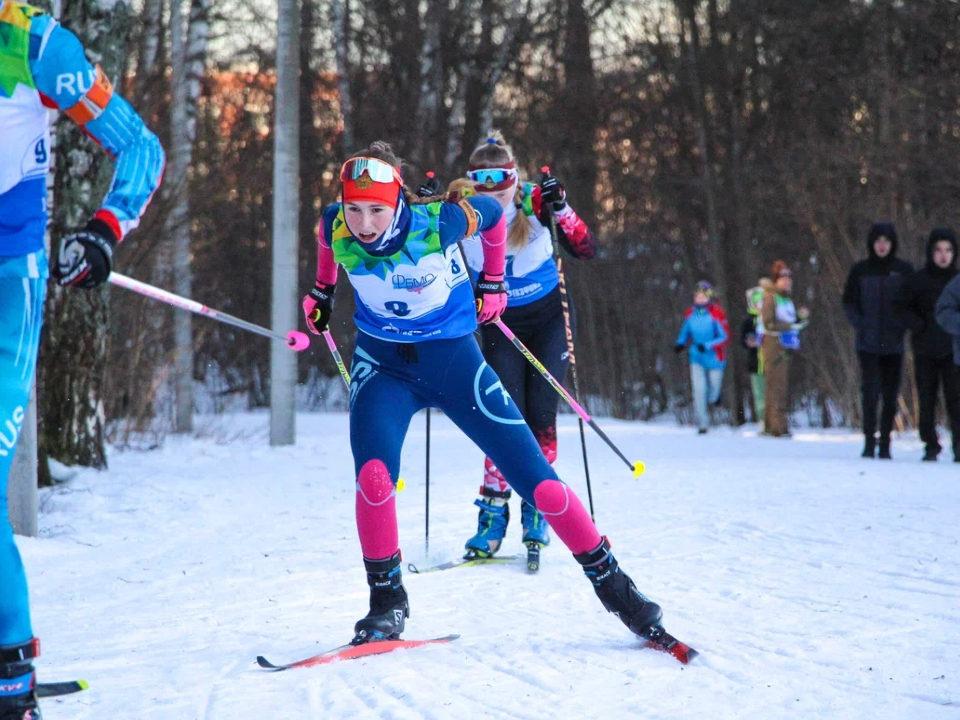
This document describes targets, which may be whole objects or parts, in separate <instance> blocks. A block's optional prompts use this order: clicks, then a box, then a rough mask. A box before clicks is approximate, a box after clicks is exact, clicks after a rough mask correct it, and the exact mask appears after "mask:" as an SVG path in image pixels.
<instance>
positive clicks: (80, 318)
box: [38, 0, 132, 479]
mask: <svg viewBox="0 0 960 720" xmlns="http://www.w3.org/2000/svg"><path fill="white" fill-rule="evenodd" d="M60 19H61V21H62V22H63V24H64V25H65V26H66V27H68V28H70V29H71V30H72V31H73V32H74V33H76V34H77V36H78V37H79V38H80V40H81V42H82V43H83V45H84V47H86V48H87V53H88V56H89V57H90V60H91V61H92V62H95V63H99V64H100V65H101V67H102V68H103V71H104V72H105V73H106V74H107V76H108V77H110V79H111V80H112V81H113V83H114V84H115V86H118V87H119V86H121V85H122V83H121V82H120V80H121V79H122V77H123V73H124V71H125V69H126V67H125V61H126V58H127V52H128V49H129V48H128V38H129V37H130V31H131V28H132V17H131V13H130V6H129V5H128V4H127V3H126V2H122V1H121V0H117V1H114V2H108V1H105V0H63V3H62V14H61V18H60ZM55 132H56V133H57V147H58V148H59V149H60V151H59V152H58V157H57V166H56V173H55V178H54V189H53V197H54V202H53V208H52V214H51V222H50V234H51V238H52V242H53V248H52V250H53V252H56V251H57V249H58V247H59V243H60V240H61V239H62V238H63V237H65V236H66V235H68V234H69V233H71V232H74V231H76V229H77V228H80V227H83V225H84V224H85V223H86V221H87V220H88V219H89V218H90V217H91V216H92V215H93V213H94V212H95V211H96V210H97V207H98V205H99V203H100V201H101V200H102V199H103V197H104V195H105V194H106V190H107V188H108V186H109V184H110V180H111V178H112V177H113V167H112V164H111V162H110V158H109V157H108V156H107V154H106V153H105V152H103V150H102V149H101V148H100V147H99V146H97V144H96V143H95V142H93V141H92V140H90V139H89V138H87V137H86V136H84V134H83V131H82V130H81V129H80V128H78V127H77V126H76V125H75V124H74V123H72V122H70V121H69V120H66V119H63V118H61V120H60V121H59V122H58V123H57V127H56V130H55ZM48 290H49V292H48V296H47V297H48V299H47V307H46V318H45V325H46V328H45V334H44V340H43V343H42V346H41V351H40V359H41V361H40V372H39V382H38V389H39V396H38V399H39V408H40V410H39V425H40V430H39V436H40V448H41V463H40V473H41V479H43V478H44V476H45V473H46V472H47V470H46V466H47V463H46V462H44V461H43V460H44V458H45V457H46V456H47V455H49V456H50V457H53V458H56V459H57V460H59V461H61V462H64V463H66V464H68V465H83V466H87V467H95V468H105V467H106V465H107V458H106V453H105V449H104V425H105V421H106V418H105V414H104V404H103V373H104V372H109V366H108V363H107V343H106V339H107V324H108V322H109V314H108V311H107V302H106V298H107V292H108V291H107V290H106V289H105V288H100V289H98V290H92V291H90V290H77V289H75V288H69V289H66V290H64V289H63V288H60V287H59V286H58V285H57V284H56V282H54V281H51V282H50V283H49V286H48Z"/></svg>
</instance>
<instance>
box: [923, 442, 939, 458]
mask: <svg viewBox="0 0 960 720" xmlns="http://www.w3.org/2000/svg"><path fill="white" fill-rule="evenodd" d="M942 449H943V448H941V447H940V445H935V444H933V443H928V444H927V446H926V447H925V448H924V450H923V458H922V460H923V462H936V461H937V456H938V455H940V451H941V450H942Z"/></svg>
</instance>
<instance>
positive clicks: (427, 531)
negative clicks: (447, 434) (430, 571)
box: [423, 408, 430, 555]
mask: <svg viewBox="0 0 960 720" xmlns="http://www.w3.org/2000/svg"><path fill="white" fill-rule="evenodd" d="M426 475H427V501H426V508H427V513H426V521H425V526H424V530H423V543H424V545H425V546H426V548H425V549H426V554H427V555H429V554H430V408H427V473H426Z"/></svg>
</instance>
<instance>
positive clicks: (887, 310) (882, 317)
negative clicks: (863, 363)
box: [843, 223, 913, 355]
mask: <svg viewBox="0 0 960 720" xmlns="http://www.w3.org/2000/svg"><path fill="white" fill-rule="evenodd" d="M881 236H886V237H888V238H889V239H890V241H891V243H893V247H892V248H891V250H890V254H889V255H887V256H886V257H884V258H881V257H878V256H877V253H876V251H875V250H874V249H873V244H874V242H875V241H876V240H877V238H879V237H881ZM867 252H868V257H867V259H866V260H861V261H860V262H858V263H856V264H855V265H854V266H853V267H852V268H850V274H849V275H848V276H847V284H846V285H845V286H844V288H843V311H844V313H845V314H846V316H847V320H849V321H850V324H851V325H853V327H854V329H856V331H857V351H858V352H866V353H875V354H877V355H902V354H903V349H904V348H903V334H904V331H905V330H906V328H904V326H903V323H902V322H901V321H900V319H899V318H898V317H897V314H896V311H895V308H894V300H895V299H896V297H897V293H898V292H899V291H900V285H901V283H902V282H903V280H904V279H905V278H906V277H907V276H908V275H910V274H911V273H912V272H913V266H912V265H911V264H910V263H908V262H906V261H904V260H901V259H900V258H898V257H897V256H896V255H897V231H896V230H895V229H894V227H893V224H892V223H875V224H874V225H873V227H871V228H870V232H869V233H868V234H867Z"/></svg>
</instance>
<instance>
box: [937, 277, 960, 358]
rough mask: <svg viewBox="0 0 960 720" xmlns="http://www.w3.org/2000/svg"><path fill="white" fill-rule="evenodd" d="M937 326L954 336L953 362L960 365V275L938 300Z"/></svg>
mask: <svg viewBox="0 0 960 720" xmlns="http://www.w3.org/2000/svg"><path fill="white" fill-rule="evenodd" d="M937 324H938V325H939V326H940V327H941V328H942V329H943V330H945V331H946V332H948V333H949V334H950V335H952V336H953V362H954V363H955V364H957V365H960V275H957V276H956V277H955V278H953V280H951V281H950V282H948V283H947V286H946V287H945V288H944V289H943V293H942V294H941V295H940V299H939V300H937Z"/></svg>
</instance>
